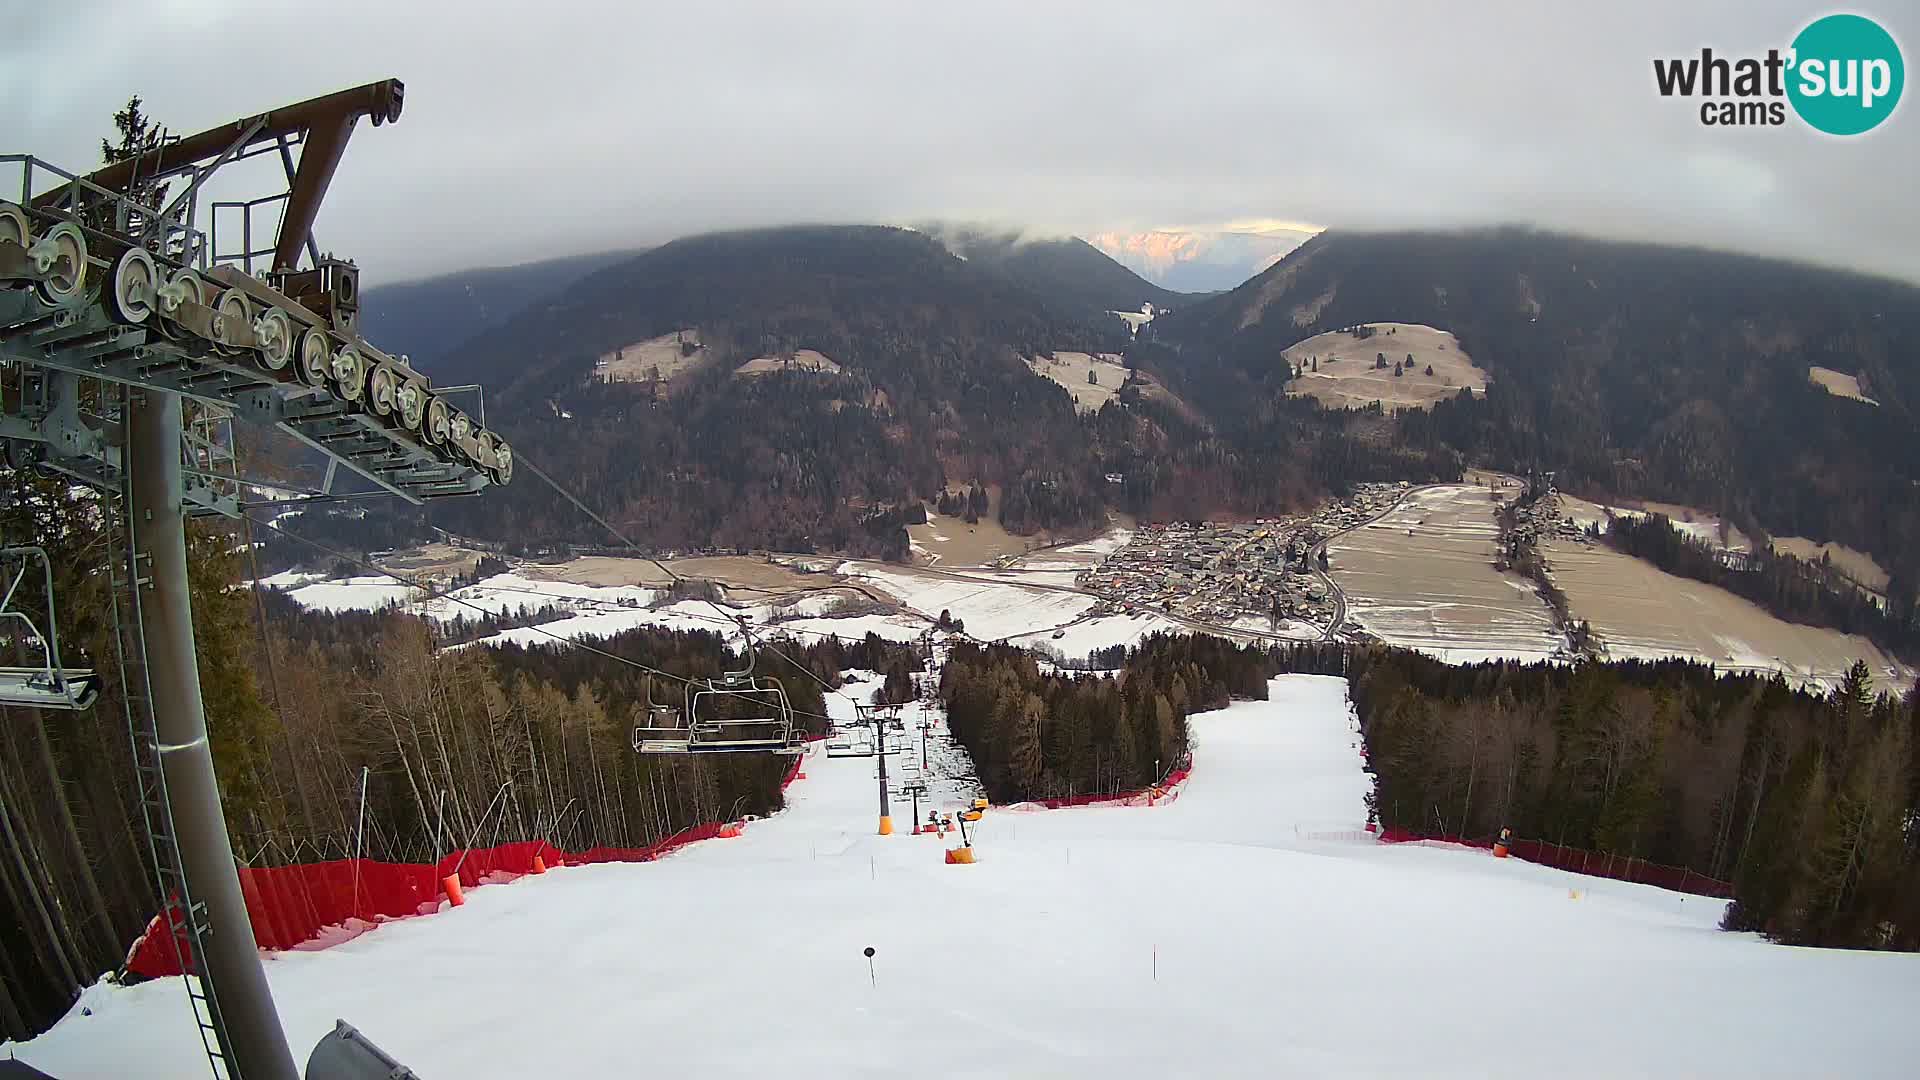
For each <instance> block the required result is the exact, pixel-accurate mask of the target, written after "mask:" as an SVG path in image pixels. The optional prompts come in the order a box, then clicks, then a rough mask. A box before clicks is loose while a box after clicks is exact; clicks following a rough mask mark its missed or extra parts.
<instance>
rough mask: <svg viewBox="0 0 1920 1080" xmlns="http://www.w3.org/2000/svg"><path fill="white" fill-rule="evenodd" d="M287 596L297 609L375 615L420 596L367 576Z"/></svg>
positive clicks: (405, 587)
mask: <svg viewBox="0 0 1920 1080" xmlns="http://www.w3.org/2000/svg"><path fill="white" fill-rule="evenodd" d="M288 595H290V596H292V597H293V599H294V601H295V602H296V603H298V604H299V605H300V606H301V607H308V608H315V609H317V610H320V611H378V610H380V609H381V608H385V607H393V606H394V605H396V604H403V603H405V602H407V601H408V600H411V599H413V598H415V597H417V596H420V595H422V594H421V592H420V590H419V589H416V588H414V587H413V586H411V585H403V584H401V583H400V582H398V581H395V580H393V579H392V578H390V577H385V576H367V577H350V578H340V579H337V580H333V581H316V582H313V583H312V584H309V585H301V586H300V587H298V588H296V589H293V590H291V591H290V592H289V593H288Z"/></svg>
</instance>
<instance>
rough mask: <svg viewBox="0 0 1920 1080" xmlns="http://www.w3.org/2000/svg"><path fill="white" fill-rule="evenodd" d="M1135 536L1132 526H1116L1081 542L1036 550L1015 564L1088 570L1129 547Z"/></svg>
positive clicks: (1035, 567)
mask: <svg viewBox="0 0 1920 1080" xmlns="http://www.w3.org/2000/svg"><path fill="white" fill-rule="evenodd" d="M1132 539H1133V530H1132V529H1114V530H1112V531H1110V532H1107V533H1105V534H1103V535H1100V536H1096V537H1094V538H1093V539H1091V540H1083V541H1081V542H1080V543H1078V544H1065V545H1062V546H1060V547H1057V548H1048V549H1047V550H1045V551H1036V552H1034V553H1033V554H1032V555H1028V556H1026V557H1025V558H1022V559H1020V560H1018V561H1017V562H1016V563H1015V565H1017V566H1019V567H1021V568H1022V569H1026V570H1088V569H1092V568H1093V567H1095V566H1098V565H1100V561H1101V560H1102V559H1105V558H1106V557H1107V556H1109V555H1111V554H1113V553H1114V552H1116V551H1119V550H1120V549H1121V548H1123V547H1126V546H1127V544H1128V542H1129V541H1131V540H1132Z"/></svg>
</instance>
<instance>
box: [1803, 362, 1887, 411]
mask: <svg viewBox="0 0 1920 1080" xmlns="http://www.w3.org/2000/svg"><path fill="white" fill-rule="evenodd" d="M1807 381H1808V382H1810V383H1812V384H1813V385H1815V386H1818V387H1820V388H1822V389H1824V390H1825V391H1826V392H1827V393H1829V394H1832V395H1833V396H1834V397H1843V398H1852V399H1853V400H1855V401H1864V402H1866V403H1867V404H1869V405H1879V404H1880V403H1879V402H1877V401H1875V400H1873V399H1872V398H1870V397H1868V396H1867V395H1865V394H1863V393H1861V392H1860V380H1859V378H1857V377H1856V376H1853V375H1849V374H1847V373H1846V372H1844V371H1835V370H1833V369H1832V368H1823V367H1820V366H1818V365H1815V366H1813V367H1809V368H1808V369H1807Z"/></svg>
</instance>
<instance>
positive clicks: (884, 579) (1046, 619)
mask: <svg viewBox="0 0 1920 1080" xmlns="http://www.w3.org/2000/svg"><path fill="white" fill-rule="evenodd" d="M842 569H843V571H845V572H847V573H850V574H852V575H853V576H855V577H858V578H861V579H863V580H866V581H871V582H873V583H874V584H876V585H878V586H880V587H881V588H883V589H885V590H886V591H887V592H889V593H892V594H893V595H894V596H896V597H899V599H900V602H901V603H903V604H906V605H907V606H908V607H910V608H912V609H914V610H915V611H918V612H920V613H921V614H923V615H926V616H927V617H928V618H935V619H937V618H939V616H940V613H941V612H942V611H950V612H952V613H953V617H954V618H956V619H959V620H961V621H963V622H964V623H965V624H966V628H967V633H968V634H969V635H971V636H972V637H976V638H979V639H980V640H982V641H998V640H1000V639H1001V638H1005V637H1010V636H1013V635H1015V634H1029V633H1032V632H1034V631H1036V630H1047V629H1052V628H1054V627H1057V626H1061V625H1063V624H1065V623H1069V622H1072V621H1073V620H1075V619H1077V618H1079V617H1080V616H1082V615H1084V614H1086V612H1087V609H1088V608H1091V607H1092V606H1093V605H1094V604H1095V603H1096V601H1095V600H1094V598H1093V597H1091V596H1083V595H1080V594H1078V593H1064V592H1053V591H1050V590H1046V589H1032V588H1022V587H1021V586H1018V585H1013V584H1001V583H998V582H988V581H972V580H960V579H955V578H947V577H939V576H936V575H932V574H915V573H912V572H910V571H903V570H892V569H881V568H879V567H875V566H870V565H866V564H862V563H848V564H846V566H844V567H843V568H842Z"/></svg>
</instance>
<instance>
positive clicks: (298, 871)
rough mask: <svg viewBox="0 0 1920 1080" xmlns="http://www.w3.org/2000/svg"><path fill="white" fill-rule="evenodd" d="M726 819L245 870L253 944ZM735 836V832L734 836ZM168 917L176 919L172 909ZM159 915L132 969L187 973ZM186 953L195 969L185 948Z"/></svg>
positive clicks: (417, 911)
mask: <svg viewBox="0 0 1920 1080" xmlns="http://www.w3.org/2000/svg"><path fill="white" fill-rule="evenodd" d="M805 761H806V759H805V758H804V757H800V756H796V757H795V758H794V759H793V764H792V765H791V766H790V767H789V768H788V769H787V773H786V776H785V777H783V778H782V779H781V781H780V788H781V790H783V791H784V790H786V788H787V787H788V785H790V784H792V783H793V782H794V781H795V780H796V779H798V778H799V776H800V769H801V766H802V765H803V764H804V763H805ZM722 827H723V824H722V823H721V822H717V821H715V822H705V823H702V824H699V825H694V826H691V827H689V828H685V829H682V830H680V831H679V832H677V833H675V834H673V835H672V836H669V837H667V838H666V839H664V840H661V841H658V842H657V843H654V844H650V845H648V846H646V847H638V848H622V847H595V848H588V849H587V850H585V851H575V852H566V851H561V850H560V849H559V848H556V847H554V846H553V845H552V844H549V843H546V842H545V841H539V840H529V841H521V842H519V843H513V844H501V845H499V846H498V847H491V848H470V849H467V850H464V851H455V852H453V853H451V854H449V855H447V856H446V857H445V858H443V859H441V860H440V861H439V862H438V863H437V864H427V863H390V862H379V861H377V860H374V859H334V860H332V861H329V862H320V863H298V864H295V865H293V866H266V867H253V866H243V867H241V868H240V891H241V893H242V894H243V895H244V896H245V897H246V901H247V915H248V918H249V919H250V920H251V921H252V923H253V936H254V940H256V941H258V942H259V943H260V947H261V948H263V949H319V948H326V947H327V946H329V945H337V944H339V943H340V942H342V941H347V940H350V939H352V938H354V937H357V936H359V935H360V934H362V933H365V932H366V931H368V930H371V929H373V928H374V927H376V926H378V925H379V924H380V922H382V921H384V920H387V919H404V918H409V917H411V916H414V915H431V914H433V913H434V912H436V911H439V910H440V908H441V906H442V905H443V904H444V903H445V902H446V896H445V893H444V892H443V891H442V888H441V884H440V882H441V881H442V879H444V878H447V877H449V876H451V875H453V874H455V873H458V874H459V876H460V885H461V887H462V888H463V889H471V888H474V887H476V886H479V885H485V884H498V883H501V882H506V881H512V880H514V879H516V878H519V877H522V876H524V875H526V874H530V873H532V872H533V860H534V856H536V855H538V856H539V857H540V859H541V861H542V862H544V863H545V864H546V865H547V866H548V867H560V866H584V865H587V864H591V863H611V862H651V861H653V860H654V859H658V858H660V857H661V856H663V855H666V854H668V853H670V852H672V851H674V850H676V849H678V848H682V847H685V846H686V845H688V844H692V843H696V842H698V841H701V840H708V839H712V838H714V837H716V836H719V835H721V832H720V831H721V829H722ZM735 835H737V834H735ZM165 916H166V918H168V919H173V920H178V918H179V909H178V908H177V907H176V906H174V905H172V904H169V905H168V908H167V911H166V912H165ZM168 933H169V926H168V925H167V923H166V922H164V921H163V920H162V918H161V917H160V916H155V917H154V919H153V920H152V921H151V922H150V923H148V925H147V930H146V933H145V934H143V935H142V936H141V938H140V940H139V941H137V942H135V943H134V946H133V948H132V949H131V950H130V951H129V952H128V954H127V970H128V971H131V972H133V973H134V974H136V975H141V976H144V977H147V978H157V977H160V976H164V975H178V974H180V960H179V958H178V957H176V955H175V952H174V945H173V943H172V942H171V941H169V940H168ZM180 949H181V953H182V954H183V955H186V958H187V963H188V964H189V965H191V963H192V957H191V955H190V954H189V952H188V949H187V945H186V943H185V942H184V941H183V942H182V943H181V946H180Z"/></svg>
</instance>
